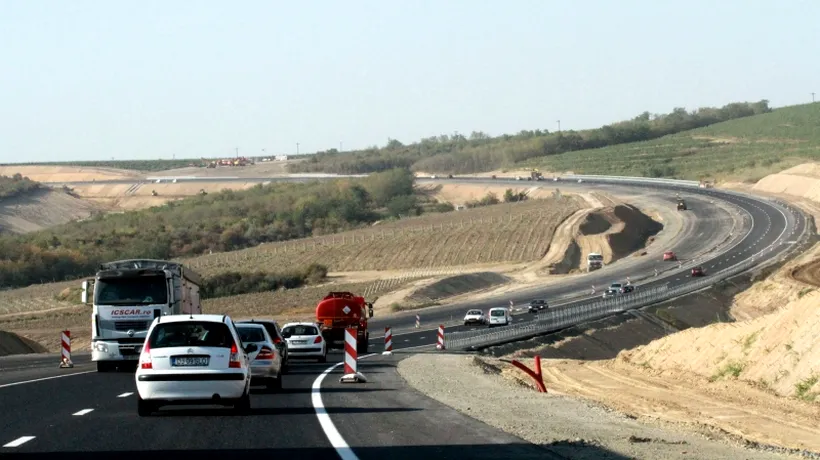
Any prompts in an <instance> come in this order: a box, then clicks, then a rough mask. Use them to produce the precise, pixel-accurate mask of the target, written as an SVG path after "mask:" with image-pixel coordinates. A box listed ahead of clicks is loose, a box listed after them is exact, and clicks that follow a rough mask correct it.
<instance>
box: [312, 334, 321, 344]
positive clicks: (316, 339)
mask: <svg viewBox="0 0 820 460" xmlns="http://www.w3.org/2000/svg"><path fill="white" fill-rule="evenodd" d="M313 343H322V336H321V335H317V336H316V338H315V339H313Z"/></svg>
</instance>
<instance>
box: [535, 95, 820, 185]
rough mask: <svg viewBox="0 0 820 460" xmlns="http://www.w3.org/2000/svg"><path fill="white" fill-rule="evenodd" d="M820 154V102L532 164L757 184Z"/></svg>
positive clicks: (589, 171) (582, 171)
mask: <svg viewBox="0 0 820 460" xmlns="http://www.w3.org/2000/svg"><path fill="white" fill-rule="evenodd" d="M818 158H820V103H814V104H804V105H797V106H790V107H782V108H779V109H775V110H774V111H772V112H770V113H765V114H761V115H755V116H751V117H745V118H741V119H736V120H731V121H725V122H722V123H717V124H714V125H711V126H708V127H704V128H699V129H695V130H691V131H686V132H683V133H679V134H675V135H671V136H666V137H663V138H660V139H656V140H653V141H648V142H638V143H632V144H624V145H618V146H610V147H604V148H600V149H595V150H583V151H578V152H571V153H566V154H562V155H554V156H550V157H546V158H539V159H537V160H533V161H531V162H527V163H526V164H527V165H530V166H537V167H540V168H543V169H545V170H551V171H573V172H575V173H577V174H612V175H626V176H650V177H677V178H682V179H692V180H698V179H706V180H735V181H746V182H752V183H754V182H756V181H757V180H759V179H761V178H762V177H764V176H765V175H767V174H771V173H774V172H777V171H780V170H782V169H784V168H788V167H791V166H794V165H797V164H799V163H803V162H805V161H807V160H809V161H811V160H816V159H818Z"/></svg>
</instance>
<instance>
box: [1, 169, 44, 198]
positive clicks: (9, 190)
mask: <svg viewBox="0 0 820 460" xmlns="http://www.w3.org/2000/svg"><path fill="white" fill-rule="evenodd" d="M41 187H42V185H41V184H40V183H39V182H36V181H33V180H31V179H29V178H28V177H23V176H22V175H21V174H19V173H18V174H15V175H13V176H11V177H9V176H0V201H2V200H4V199H6V198H14V197H17V196H21V195H26V194H28V193H30V192H33V191H35V190H39V189H40V188H41Z"/></svg>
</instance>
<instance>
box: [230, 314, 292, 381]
mask: <svg viewBox="0 0 820 460" xmlns="http://www.w3.org/2000/svg"><path fill="white" fill-rule="evenodd" d="M235 326H236V332H237V333H238V334H239V339H240V340H241V341H242V345H243V346H247V345H249V344H254V345H256V347H257V349H256V351H253V352H250V353H248V357H249V358H250V359H251V383H255V382H254V381H259V382H264V384H265V386H266V387H267V388H268V389H270V390H278V389H281V388H282V362H283V361H284V360H283V359H282V354H281V353H280V351H279V349H278V348H276V345H274V343H273V339H272V338H271V336H270V334H268V331H267V330H266V329H265V326H263V325H261V324H252V323H236V324H235Z"/></svg>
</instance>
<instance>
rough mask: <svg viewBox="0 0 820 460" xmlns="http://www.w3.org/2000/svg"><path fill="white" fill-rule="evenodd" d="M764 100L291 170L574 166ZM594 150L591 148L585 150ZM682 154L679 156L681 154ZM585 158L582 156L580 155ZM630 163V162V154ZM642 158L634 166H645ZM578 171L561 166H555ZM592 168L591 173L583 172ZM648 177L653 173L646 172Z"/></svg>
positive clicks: (760, 106)
mask: <svg viewBox="0 0 820 460" xmlns="http://www.w3.org/2000/svg"><path fill="white" fill-rule="evenodd" d="M770 110H771V109H770V108H769V105H768V101H765V100H762V101H760V102H756V103H733V104H728V105H726V106H724V107H722V108H702V109H699V110H697V111H695V112H691V113H689V112H686V110H684V109H682V108H676V109H675V110H674V111H673V112H672V113H669V114H666V115H654V116H653V115H650V114H649V112H644V113H643V114H641V115H639V116H637V117H635V118H634V119H632V120H629V121H623V122H620V123H614V124H611V125H607V126H604V127H601V128H598V129H590V130H584V131H560V132H557V133H550V132H549V131H546V130H535V131H521V132H519V133H518V134H515V135H507V134H505V135H502V136H498V137H490V136H489V135H487V134H485V133H482V132H473V133H472V134H471V135H470V136H469V138H468V137H465V136H463V135H460V134H454V135H451V136H448V135H443V136H438V137H431V138H427V139H423V140H422V141H421V142H417V143H414V144H410V145H404V144H402V143H401V142H399V141H397V140H395V139H391V140H390V141H389V142H388V143H387V145H386V146H385V147H384V148H371V149H367V150H362V151H356V152H345V153H340V152H338V151H337V150H336V149H332V150H329V151H326V152H319V153H317V154H316V155H314V156H312V157H310V158H308V159H307V160H306V161H304V162H301V163H298V164H294V165H291V166H290V168H291V169H292V170H294V171H303V172H310V171H323V172H335V173H347V174H350V173H368V172H374V171H382V170H385V169H390V168H394V167H407V168H412V169H413V170H414V171H430V172H441V173H448V172H449V173H469V172H478V171H489V170H493V169H499V168H505V167H506V168H509V167H515V166H522V165H525V164H530V163H533V164H537V163H538V161H536V160H539V161H541V160H543V159H548V161H547V162H545V163H544V164H546V165H548V166H549V165H551V164H552V163H550V161H552V162H557V163H561V164H563V163H568V164H571V165H574V164H575V159H577V158H578V157H577V156H576V155H575V154H574V153H572V152H579V151H587V152H598V151H599V149H601V148H605V147H607V148H610V149H611V148H614V147H613V146H616V145H622V144H630V143H635V142H641V141H649V140H652V139H658V138H662V137H663V136H667V135H670V134H675V133H680V132H683V131H689V130H693V129H695V128H702V127H706V126H710V125H714V124H715V123H720V122H723V121H726V120H734V119H737V118H743V117H749V116H752V115H759V114H765V113H768V112H770ZM589 149H595V150H589ZM682 155H683V154H681V156H682ZM593 156H595V160H594V161H590V162H588V163H589V164H588V165H587V164H585V165H584V167H585V168H588V169H589V168H597V169H596V171H605V172H607V173H611V171H609V169H608V166H609V164H608V161H606V160H605V161H601V159H602V158H601V157H600V156H596V155H595V154H593ZM583 158H586V157H583ZM630 161H634V158H633V159H632V160H630ZM654 166H657V167H658V168H660V169H658V170H657V171H654V170H652V171H648V172H650V173H653V174H654V175H673V174H674V173H675V171H674V170H671V169H666V168H664V166H665V164H664V163H658V164H657V165H655V164H651V165H650V167H654ZM645 167H646V162H645V161H643V160H640V161H639V162H638V163H637V164H634V165H632V169H633V170H634V169H635V168H645ZM569 169H573V170H578V168H576V167H574V166H573V167H563V168H562V169H559V170H562V171H563V170H569ZM585 172H591V171H585ZM650 175H651V174H650Z"/></svg>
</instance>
